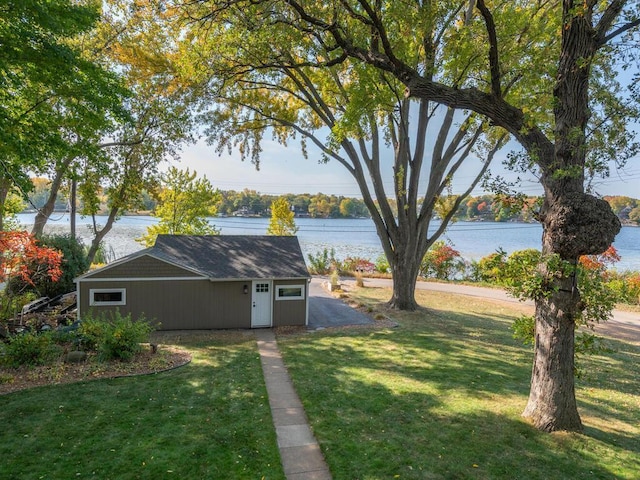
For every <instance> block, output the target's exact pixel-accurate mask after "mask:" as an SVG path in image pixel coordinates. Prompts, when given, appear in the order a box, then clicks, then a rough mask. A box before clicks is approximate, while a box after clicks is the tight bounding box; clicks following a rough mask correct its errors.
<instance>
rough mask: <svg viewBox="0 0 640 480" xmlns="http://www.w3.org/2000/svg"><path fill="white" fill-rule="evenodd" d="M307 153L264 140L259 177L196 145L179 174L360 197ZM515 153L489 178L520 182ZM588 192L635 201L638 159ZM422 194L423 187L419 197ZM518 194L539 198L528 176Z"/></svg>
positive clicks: (461, 178)
mask: <svg viewBox="0 0 640 480" xmlns="http://www.w3.org/2000/svg"><path fill="white" fill-rule="evenodd" d="M637 72H638V67H634V68H631V69H629V70H627V69H620V70H619V72H618V73H617V75H618V80H619V81H620V83H621V84H622V85H623V86H629V85H631V84H633V82H634V81H635V80H634V79H635V75H636V74H637ZM411 121H412V122H416V119H415V118H412V119H411ZM634 130H635V131H636V132H637V135H638V136H640V124H636V125H635V126H634ZM307 147H308V151H309V158H307V159H305V158H304V157H303V155H302V152H301V149H300V144H299V142H297V141H290V143H289V144H288V146H286V147H285V146H282V145H279V144H278V143H276V142H275V141H273V140H271V137H270V136H269V135H268V134H265V135H264V138H263V143H262V149H263V151H262V154H261V160H260V171H257V170H256V168H255V166H254V165H253V164H251V162H248V161H245V162H243V161H241V160H240V155H239V154H238V153H237V152H233V153H232V154H231V155H228V154H226V153H225V154H223V156H218V154H217V153H216V152H215V149H214V147H211V146H207V145H206V143H205V142H204V141H203V140H201V141H199V142H198V143H197V144H196V145H192V146H188V147H186V148H185V149H184V150H183V154H182V160H181V163H180V167H179V168H186V167H189V168H190V169H191V170H194V169H195V170H196V171H197V172H198V174H199V175H206V177H207V178H208V179H209V180H210V181H211V183H212V184H213V186H214V187H215V188H218V189H220V190H236V191H241V190H244V189H245V188H247V189H250V190H256V191H257V192H260V193H262V194H271V195H282V194H286V193H311V194H314V193H318V192H322V193H324V194H328V195H330V194H334V195H343V196H346V197H358V198H361V197H362V194H361V193H360V190H359V188H358V186H357V184H356V182H355V180H354V179H353V177H352V176H351V174H350V173H349V172H348V171H347V170H346V169H345V168H344V167H343V166H342V165H340V164H339V163H338V162H336V161H335V160H330V161H329V163H327V164H321V163H319V159H320V153H319V150H318V149H316V148H315V147H314V146H313V145H312V144H311V142H308V145H307ZM514 150H521V147H520V145H519V144H518V143H517V142H515V141H512V142H509V143H508V144H507V145H506V146H505V147H504V148H503V149H502V150H501V151H500V152H498V154H497V155H496V158H495V159H494V161H493V163H492V165H491V167H490V170H491V172H492V173H493V174H494V175H500V176H503V177H505V178H506V179H507V180H515V178H517V177H518V176H519V174H515V173H513V172H511V171H509V170H507V169H505V168H504V167H503V166H502V162H503V160H505V159H506V158H507V155H508V154H509V152H511V151H514ZM392 154H393V153H392V151H390V150H389V151H387V152H385V153H384V154H383V158H384V157H386V159H387V162H386V163H387V165H388V169H387V170H386V171H384V172H383V179H385V189H386V191H387V192H388V196H389V197H392V196H393V185H392V182H393V176H392V171H391V167H390V165H391V159H392V158H393V157H392ZM474 160H475V161H474ZM479 165H480V163H479V161H478V160H477V159H468V160H466V161H465V162H464V164H463V166H462V167H461V170H460V171H459V172H458V173H457V175H456V177H455V178H454V181H453V185H452V193H454V194H460V193H463V192H464V191H465V190H466V189H467V188H468V185H469V183H470V182H471V180H472V179H473V178H474V177H475V172H477V170H478V168H479ZM425 170H426V168H425ZM592 187H593V193H595V194H596V195H598V196H605V195H622V196H628V197H632V198H637V199H640V155H638V156H636V157H634V158H632V159H629V160H628V161H627V163H626V166H625V167H624V168H623V169H615V168H612V169H611V172H610V175H609V177H608V178H604V179H600V178H598V179H594V181H593V184H592ZM424 190H425V189H424V187H423V188H422V189H421V192H424ZM519 191H521V192H523V193H525V194H527V195H532V196H533V195H541V194H542V188H541V186H540V183H539V181H538V179H537V178H535V177H534V176H533V175H528V176H526V177H522V183H521V186H520V188H519ZM483 193H486V192H484V191H483V189H482V188H480V187H477V188H476V189H475V190H474V191H473V192H472V195H474V196H478V195H482V194H483Z"/></svg>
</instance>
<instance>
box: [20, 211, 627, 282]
mask: <svg viewBox="0 0 640 480" xmlns="http://www.w3.org/2000/svg"><path fill="white" fill-rule="evenodd" d="M33 218H34V215H33V214H21V215H19V216H18V219H19V220H20V222H21V223H22V224H23V225H25V226H29V227H30V226H31V225H32V224H33ZM97 220H98V223H100V222H102V224H104V222H105V221H106V217H97ZM295 221H296V225H297V226H298V228H299V230H298V238H299V240H300V245H301V247H302V250H303V253H304V254H305V258H306V257H307V255H308V254H310V253H311V254H314V255H315V254H316V253H318V252H321V251H322V250H323V249H324V248H329V249H331V248H334V249H335V252H336V257H337V258H339V259H344V258H345V257H347V256H352V257H363V258H368V259H370V260H372V261H375V259H376V258H378V257H379V256H380V255H381V254H382V247H381V246H380V240H379V239H378V236H377V235H376V232H375V227H374V225H373V222H372V221H371V220H370V219H316V218H296V220H295ZM90 222H91V220H90V219H89V218H84V219H83V218H79V217H78V219H77V220H76V223H77V227H76V228H77V234H78V236H79V237H81V238H82V239H83V241H85V243H88V241H89V239H90V238H91V234H90V232H89V224H90ZM154 223H156V219H155V218H153V217H148V216H127V217H122V218H121V219H120V220H119V221H118V222H117V223H116V224H115V226H114V228H113V229H112V230H111V232H109V234H108V235H107V237H106V238H105V243H106V244H107V249H108V251H110V252H111V255H112V256H113V257H114V258H120V257H123V256H125V255H128V254H129V253H133V252H135V251H137V250H140V249H141V248H142V246H141V245H140V244H138V243H137V242H136V241H135V238H137V237H139V236H141V235H142V234H144V232H145V230H146V228H147V227H148V226H149V225H153V224H154ZM211 223H213V224H214V225H215V226H216V227H217V228H219V229H220V231H221V233H222V234H223V235H264V234H265V233H266V231H267V227H268V225H269V219H268V218H244V217H216V218H213V219H211ZM68 229H69V216H68V215H63V214H58V215H57V216H56V215H55V214H54V218H52V219H51V220H49V222H48V224H47V231H48V232H56V233H58V232H67V231H68ZM541 238H542V227H541V226H540V225H538V224H523V223H499V222H458V223H454V224H453V225H450V226H449V229H448V230H447V232H446V233H445V235H444V239H446V240H448V241H450V242H451V243H452V244H453V247H454V248H455V249H456V250H458V251H459V252H460V254H461V255H462V256H463V257H464V258H466V259H468V260H471V259H476V260H477V259H479V258H482V257H484V256H486V255H489V254H491V253H493V252H496V251H497V250H498V249H500V248H502V249H503V250H505V251H506V252H507V253H511V252H514V251H516V250H522V249H525V248H537V249H539V248H540V242H541ZM614 246H615V247H616V249H617V250H618V253H619V254H620V256H621V257H622V258H621V260H620V262H619V263H618V264H617V265H616V269H617V270H619V271H622V270H634V271H640V228H639V227H627V226H625V227H622V230H621V231H620V233H619V234H618V236H617V237H616V240H615V242H614Z"/></svg>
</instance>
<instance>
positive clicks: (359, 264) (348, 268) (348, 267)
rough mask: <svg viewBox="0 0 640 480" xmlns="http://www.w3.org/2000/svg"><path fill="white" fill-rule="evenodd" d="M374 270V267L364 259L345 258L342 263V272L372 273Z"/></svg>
mask: <svg viewBox="0 0 640 480" xmlns="http://www.w3.org/2000/svg"><path fill="white" fill-rule="evenodd" d="M375 269H376V266H375V265H374V264H373V263H371V262H370V261H369V260H367V259H366V258H360V257H347V258H345V259H344V262H342V270H343V271H344V272H360V273H373V272H374V271H375Z"/></svg>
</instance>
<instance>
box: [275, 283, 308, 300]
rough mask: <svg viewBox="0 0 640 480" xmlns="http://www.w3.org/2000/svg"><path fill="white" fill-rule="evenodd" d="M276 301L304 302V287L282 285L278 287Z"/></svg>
mask: <svg viewBox="0 0 640 480" xmlns="http://www.w3.org/2000/svg"><path fill="white" fill-rule="evenodd" d="M276 300H304V285H280V286H278V287H276Z"/></svg>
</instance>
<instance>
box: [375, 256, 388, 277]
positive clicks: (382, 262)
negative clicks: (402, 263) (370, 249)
mask: <svg viewBox="0 0 640 480" xmlns="http://www.w3.org/2000/svg"><path fill="white" fill-rule="evenodd" d="M376 271H377V272H380V273H390V272H391V266H390V265H389V260H387V256H386V255H385V254H384V253H383V254H382V255H380V256H379V257H378V258H377V259H376Z"/></svg>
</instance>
